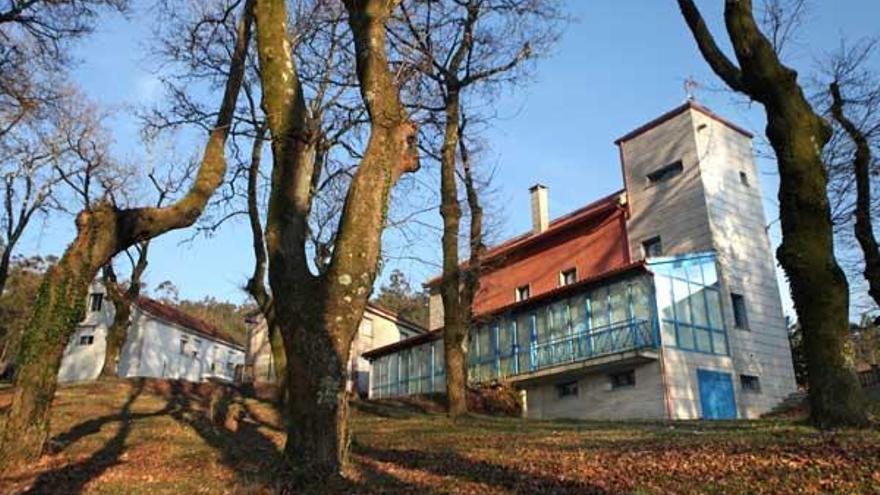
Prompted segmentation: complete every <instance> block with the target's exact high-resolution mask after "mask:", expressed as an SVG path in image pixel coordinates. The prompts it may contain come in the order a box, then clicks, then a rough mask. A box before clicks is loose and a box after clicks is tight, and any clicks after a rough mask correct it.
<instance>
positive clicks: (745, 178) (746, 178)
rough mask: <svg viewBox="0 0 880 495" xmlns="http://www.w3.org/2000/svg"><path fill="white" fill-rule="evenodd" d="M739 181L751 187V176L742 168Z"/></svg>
mask: <svg viewBox="0 0 880 495" xmlns="http://www.w3.org/2000/svg"><path fill="white" fill-rule="evenodd" d="M739 181H740V182H742V184H743V185H744V186H746V187H749V176H748V174H746V173H745V172H743V171H742V170H740V171H739Z"/></svg>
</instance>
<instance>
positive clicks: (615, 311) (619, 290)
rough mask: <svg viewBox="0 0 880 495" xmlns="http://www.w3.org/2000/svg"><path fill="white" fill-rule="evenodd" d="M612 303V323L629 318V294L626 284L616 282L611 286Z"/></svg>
mask: <svg viewBox="0 0 880 495" xmlns="http://www.w3.org/2000/svg"><path fill="white" fill-rule="evenodd" d="M609 291H610V298H609V299H610V304H611V323H612V324H614V323H620V322H622V321H626V320H628V319H629V294H627V288H626V284H623V283H616V284H614V285H612V286H611V287H609Z"/></svg>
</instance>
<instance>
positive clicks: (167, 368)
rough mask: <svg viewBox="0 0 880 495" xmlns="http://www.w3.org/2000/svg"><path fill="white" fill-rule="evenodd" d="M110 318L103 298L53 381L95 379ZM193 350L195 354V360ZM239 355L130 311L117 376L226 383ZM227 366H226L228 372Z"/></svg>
mask: <svg viewBox="0 0 880 495" xmlns="http://www.w3.org/2000/svg"><path fill="white" fill-rule="evenodd" d="M103 291H104V289H103V287H101V286H100V284H93V287H92V289H91V293H95V292H98V293H103ZM113 314H114V309H113V305H112V304H111V303H110V302H109V301H108V300H107V299H106V297H105V300H104V304H103V308H102V310H101V311H99V312H89V313H87V315H86V318H85V319H84V320H83V322H82V324H81V325H80V327H79V328H78V329H77V332H76V333H75V334H74V335H73V337H72V338H71V339H70V341H69V342H68V344H67V347H66V348H65V350H64V355H63V357H62V360H61V366H60V368H59V371H58V380H59V381H61V382H72V381H84V380H94V379H96V378H97V377H98V376H99V375H100V373H101V368H102V367H103V365H104V357H105V353H106V345H107V329H108V328H109V327H110V325H111V324H112V322H113ZM87 335H91V336H93V342H92V343H91V345H82V344H80V338H81V337H83V336H87ZM182 338H186V339H187V340H188V342H189V346H188V348H187V350H188V353H187V355H182V354H181V353H180V340H181V339H182ZM197 343H198V345H196V344H197ZM194 351H197V352H196V354H195V356H194V355H193V352H194ZM244 357H245V353H244V350H243V349H241V348H238V347H235V346H232V345H229V344H227V343H225V342H221V341H218V340H214V339H212V338H209V337H207V336H203V335H201V334H198V333H196V332H194V331H192V330H189V329H186V328H184V327H181V326H178V325H175V324H173V323H170V322H166V321H164V320H161V319H159V318H156V317H154V316H152V315H150V314H148V313H145V312H143V311H142V310H141V309H140V308H138V307H135V308H133V309H132V315H131V323H130V325H129V327H128V332H127V334H126V340H125V343H124V344H123V347H122V350H121V352H120V356H119V365H118V373H119V376H121V377H153V378H175V379H182V380H189V381H193V382H197V381H202V380H205V379H208V378H218V379H223V380H229V381H232V380H233V379H234V378H235V366H237V365H241V364H244ZM212 363H214V370H213V371H212V370H211V364H212ZM227 363H231V364H232V368H231V369H230V368H229V367H228V366H227Z"/></svg>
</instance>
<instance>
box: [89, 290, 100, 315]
mask: <svg viewBox="0 0 880 495" xmlns="http://www.w3.org/2000/svg"><path fill="white" fill-rule="evenodd" d="M103 304H104V294H99V293H95V294H92V295H91V297H90V298H89V311H91V312H92V313H96V312H98V311H101V306H102V305H103Z"/></svg>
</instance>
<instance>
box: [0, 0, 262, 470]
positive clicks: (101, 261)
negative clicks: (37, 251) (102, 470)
mask: <svg viewBox="0 0 880 495" xmlns="http://www.w3.org/2000/svg"><path fill="white" fill-rule="evenodd" d="M250 24H251V3H250V2H248V3H247V4H246V5H245V7H244V13H243V15H242V21H241V23H240V26H239V33H238V40H237V42H236V47H235V51H234V53H233V56H232V61H231V64H230V71H229V77H228V79H227V81H226V88H225V92H224V95H223V102H222V104H221V106H220V111H219V113H218V117H217V123H216V126H215V128H214V129H213V130H212V131H211V134H210V137H209V139H208V143H207V145H206V146H205V151H204V155H203V157H202V162H201V166H200V167H199V170H198V174H197V176H196V179H195V181H194V182H193V184H192V186H191V187H190V189H189V191H188V192H187V193H186V195H184V196H183V197H182V198H181V199H180V200H178V201H177V202H175V203H174V204H172V205H169V206H167V207H163V208H132V209H118V208H116V207H115V206H113V205H110V204H108V203H99V204H97V205H94V206H92V207H91V208H90V209H88V210H84V211H82V212H81V213H80V214H79V215H78V216H77V235H76V238H75V240H74V241H73V243H71V244H70V246H68V248H67V249H66V250H65V252H64V255H63V256H62V257H61V260H60V261H59V262H58V264H57V265H55V266H53V267H52V268H51V269H49V271H48V272H47V274H46V275H45V277H44V278H43V281H42V284H41V287H40V291H39V295H38V298H37V301H36V303H35V305H34V312H33V315H32V316H31V318H30V322H29V324H28V329H27V331H26V333H25V335H24V337H23V340H22V343H21V348H20V350H19V357H18V372H17V374H16V380H15V394H14V396H13V401H12V405H11V407H10V408H9V412H8V413H7V421H6V427H5V430H4V432H3V437H2V441H0V466H9V465H16V464H21V463H26V462H33V461H35V460H36V459H37V458H38V457H39V456H40V454H41V453H42V450H43V446H44V445H45V442H46V439H47V435H48V432H49V417H50V406H51V402H52V398H53V397H54V394H55V388H56V386H57V375H58V368H59V366H60V364H61V357H62V354H63V352H64V347H65V345H66V344H67V341H68V340H69V338H70V335H71V334H73V332H74V331H75V330H76V327H77V325H78V324H79V322H80V321H81V320H82V318H83V316H84V312H85V299H86V295H87V291H88V287H89V284H90V283H91V281H92V280H93V279H94V278H95V276H96V275H97V272H98V270H99V269H100V267H102V266H104V265H106V264H107V263H108V262H109V261H110V260H111V259H112V257H113V256H114V255H116V254H117V253H119V252H121V251H122V250H124V249H126V248H128V247H130V246H132V245H134V244H136V243H138V242H142V241H146V240H148V239H151V238H153V237H156V236H158V235H161V234H163V233H165V232H168V231H169V230H173V229H179V228H183V227H187V226H189V225H192V224H193V223H194V222H195V221H196V219H198V217H199V215H201V213H202V210H203V209H204V208H205V205H207V203H208V200H209V199H210V197H211V195H212V194H213V193H214V191H215V190H216V189H217V188H218V187H219V186H220V184H222V182H223V177H224V175H225V173H226V161H225V147H226V137H227V135H228V131H229V126H230V124H231V121H232V115H233V112H234V109H235V103H236V100H237V99H238V93H239V89H240V87H241V80H242V77H243V71H244V61H245V56H246V54H247V45H248V41H249V39H250Z"/></svg>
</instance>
